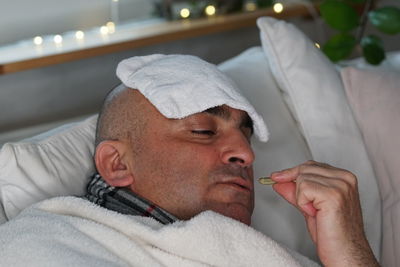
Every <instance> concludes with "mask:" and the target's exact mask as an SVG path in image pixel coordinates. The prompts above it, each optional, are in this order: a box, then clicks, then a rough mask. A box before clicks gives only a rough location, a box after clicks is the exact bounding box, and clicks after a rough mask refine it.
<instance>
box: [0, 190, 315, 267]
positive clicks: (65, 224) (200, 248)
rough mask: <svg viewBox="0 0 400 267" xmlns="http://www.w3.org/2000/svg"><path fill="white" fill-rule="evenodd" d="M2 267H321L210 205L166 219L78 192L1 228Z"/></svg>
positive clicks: (41, 205)
mask: <svg viewBox="0 0 400 267" xmlns="http://www.w3.org/2000/svg"><path fill="white" fill-rule="evenodd" d="M0 252H1V253H0V254H1V256H0V266H24V267H25V266H41V267H43V266H67V267H71V266H96V267H101V266H107V267H110V266H229V267H232V266H317V264H315V263H313V262H312V261H310V260H308V259H306V258H305V257H303V256H301V255H299V254H297V253H295V252H293V251H290V250H289V249H287V248H284V247H283V246H281V245H279V244H278V243H276V242H275V241H273V240H271V239H270V238H268V237H266V236H265V235H263V234H262V233H260V232H258V231H256V230H254V229H253V228H251V227H248V226H247V225H244V224H242V223H240V222H238V221H235V220H233V219H230V218H227V217H224V216H222V215H220V214H217V213H214V212H211V211H207V212H203V213H201V214H199V215H198V216H196V217H194V218H192V219H191V220H188V221H178V222H175V223H173V224H170V225H162V224H160V223H158V222H157V221H155V220H154V219H152V218H147V217H139V216H131V215H123V214H119V213H116V212H114V211H110V210H107V209H104V208H102V207H99V206H96V205H95V204H93V203H91V202H89V201H87V200H84V199H81V198H76V197H59V198H54V199H49V200H45V201H43V202H41V203H38V204H36V205H34V206H32V207H30V208H28V209H26V210H24V211H23V212H22V213H21V214H20V215H19V216H17V217H16V218H14V219H13V220H11V221H9V222H7V223H5V224H3V225H2V226H1V227H0Z"/></svg>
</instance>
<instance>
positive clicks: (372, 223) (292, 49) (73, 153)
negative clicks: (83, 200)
mask: <svg viewBox="0 0 400 267" xmlns="http://www.w3.org/2000/svg"><path fill="white" fill-rule="evenodd" d="M258 26H259V28H260V37H261V41H262V46H260V47H253V48H250V49H248V50H246V51H244V52H242V53H241V54H239V55H237V56H235V57H233V58H231V59H229V60H227V61H225V62H223V63H221V64H220V65H219V68H220V69H221V70H222V71H224V72H225V73H226V74H227V75H228V76H230V77H231V78H232V79H233V80H234V81H235V82H236V83H237V84H238V86H239V88H240V89H241V90H242V92H243V94H244V95H245V96H246V97H247V98H248V99H249V100H250V101H251V102H252V103H253V105H254V106H255V107H256V109H257V110H258V112H259V113H260V114H262V115H263V117H264V119H265V121H266V123H267V126H268V128H269V130H270V140H269V141H268V142H267V143H265V144H264V143H260V142H258V141H257V140H254V141H253V147H254V150H255V153H256V162H255V164H254V168H255V176H256V177H259V176H265V175H268V174H270V173H271V172H272V171H276V170H281V169H284V168H288V167H292V166H294V165H297V164H300V163H302V162H304V161H306V160H309V159H313V160H316V161H321V162H325V163H328V164H331V165H334V166H337V167H340V168H344V169H348V170H350V171H351V172H353V173H354V174H356V175H357V177H358V179H359V191H360V196H361V203H362V209H363V215H364V224H365V231H366V234H367V238H368V240H369V242H370V244H371V247H372V249H373V251H374V254H375V256H376V257H377V258H378V259H379V261H380V262H381V263H382V264H383V265H384V266H398V265H400V256H399V255H397V253H396V252H397V251H398V248H397V247H399V248H400V244H399V242H400V240H399V238H400V235H399V233H398V231H396V225H397V224H398V223H400V212H399V193H398V188H399V186H400V183H398V182H397V180H398V179H399V178H400V177H398V173H399V172H398V171H397V172H396V168H397V169H398V168H399V167H398V165H399V164H396V163H397V162H398V159H397V162H396V156H397V154H396V151H399V149H400V141H399V140H398V138H397V133H398V131H399V130H400V126H399V125H400V121H399V120H400V88H399V87H400V79H399V78H398V77H397V75H398V73H399V72H400V53H395V52H392V53H390V54H389V56H388V59H387V60H386V61H385V62H384V63H383V64H382V65H381V66H379V67H372V66H369V65H367V64H366V63H365V62H364V61H363V60H362V59H355V60H351V61H347V62H342V63H341V64H340V65H334V64H332V63H331V62H329V61H328V60H327V58H326V57H325V56H324V55H323V54H322V52H321V51H320V50H319V49H318V48H316V47H315V46H314V44H313V43H312V42H311V41H310V40H309V39H308V38H307V37H306V36H305V35H304V34H303V33H302V32H300V31H299V30H298V29H297V28H296V27H295V26H293V25H292V24H289V23H286V22H284V21H280V20H276V19H273V18H262V19H259V20H258ZM396 89H397V90H396ZM96 120H97V115H96V114H93V115H92V116H90V117H88V118H86V119H84V120H82V121H78V122H74V123H69V124H66V125H63V126H61V127H58V128H56V129H53V130H51V131H48V132H45V133H43V134H40V135H37V136H33V137H31V138H28V139H25V140H21V141H19V142H14V143H7V144H5V145H4V146H3V147H2V149H1V151H0V222H1V223H5V222H6V221H8V220H10V219H12V218H13V217H15V216H16V215H18V213H19V212H20V211H21V210H22V209H24V208H26V207H27V206H29V205H32V204H33V203H36V202H39V201H41V200H44V199H47V198H51V197H54V196H62V195H82V194H83V193H84V190H85V185H86V182H87V180H88V178H89V176H90V175H91V174H92V173H93V172H94V165H93V161H92V155H93V151H94V147H93V143H94V130H95V125H96ZM396 175H397V177H396ZM255 190H256V208H255V212H254V215H253V220H252V221H253V223H252V225H253V227H254V228H256V229H257V230H259V231H261V232H263V233H265V234H267V235H268V236H270V237H272V238H273V239H275V240H277V241H279V242H281V243H282V244H284V245H286V246H288V247H290V248H292V249H294V250H296V251H298V252H300V253H302V254H304V255H306V256H308V257H310V258H312V259H315V260H317V255H316V252H315V248H314V245H313V244H312V242H311V240H310V238H309V236H308V233H307V230H306V227H305V223H304V220H303V217H302V215H301V214H300V213H299V212H298V211H297V210H296V209H295V208H294V207H292V206H290V205H289V204H287V203H286V202H285V201H284V200H283V199H281V198H280V197H279V196H277V194H276V193H275V192H274V191H273V190H272V189H271V188H269V187H265V186H261V185H256V187H255Z"/></svg>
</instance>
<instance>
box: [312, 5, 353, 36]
mask: <svg viewBox="0 0 400 267" xmlns="http://www.w3.org/2000/svg"><path fill="white" fill-rule="evenodd" d="M320 10H321V16H322V18H323V19H324V20H325V22H326V23H327V24H328V25H329V26H331V27H332V28H334V29H337V30H339V31H343V32H346V31H350V30H352V29H354V28H355V27H357V26H358V24H359V21H360V17H359V15H358V14H357V12H356V11H355V10H354V9H353V8H352V7H351V6H349V5H348V4H346V3H344V2H340V1H337V0H325V1H324V2H322V4H321V6H320Z"/></svg>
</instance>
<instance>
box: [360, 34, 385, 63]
mask: <svg viewBox="0 0 400 267" xmlns="http://www.w3.org/2000/svg"><path fill="white" fill-rule="evenodd" d="M361 47H362V50H363V55H364V58H365V60H366V61H367V62H368V63H370V64H372V65H379V64H380V63H381V62H382V61H383V60H384V59H385V57H386V56H385V50H384V49H383V43H382V40H381V39H380V38H379V37H377V36H375V35H369V36H365V37H363V38H362V40H361Z"/></svg>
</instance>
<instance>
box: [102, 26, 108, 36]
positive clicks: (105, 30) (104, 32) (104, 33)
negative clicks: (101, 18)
mask: <svg viewBox="0 0 400 267" xmlns="http://www.w3.org/2000/svg"><path fill="white" fill-rule="evenodd" d="M100 33H101V34H102V35H106V34H108V27H107V26H101V27H100Z"/></svg>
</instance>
